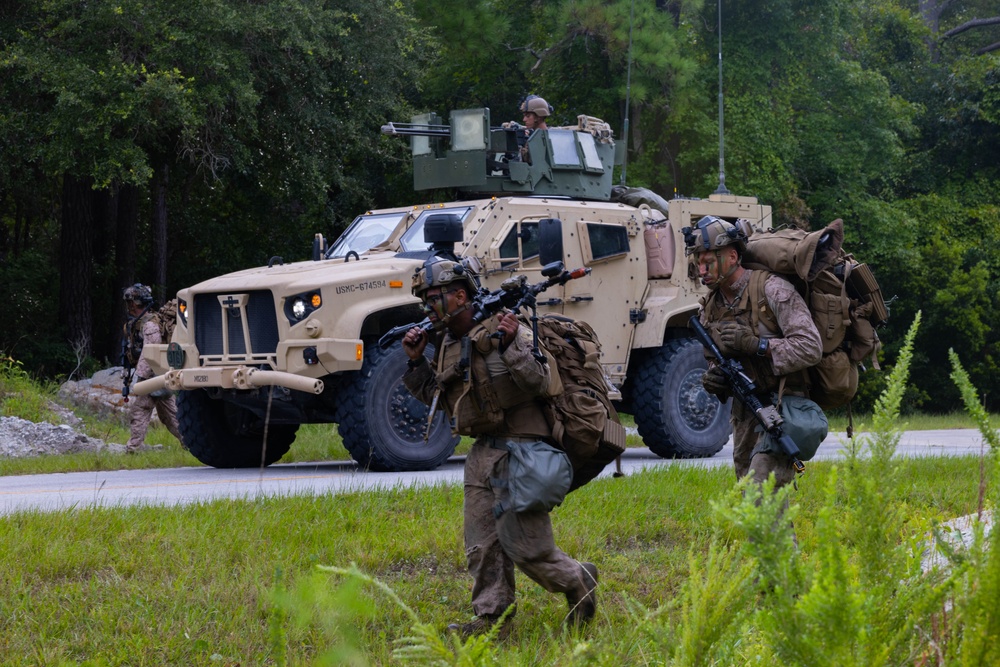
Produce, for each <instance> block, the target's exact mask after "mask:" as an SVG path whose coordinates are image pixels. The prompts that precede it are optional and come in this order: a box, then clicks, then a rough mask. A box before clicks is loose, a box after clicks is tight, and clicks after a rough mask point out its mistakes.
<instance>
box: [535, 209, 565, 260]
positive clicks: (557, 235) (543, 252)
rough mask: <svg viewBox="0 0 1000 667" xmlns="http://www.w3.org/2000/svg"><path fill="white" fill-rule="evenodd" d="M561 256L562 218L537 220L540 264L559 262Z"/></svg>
mask: <svg viewBox="0 0 1000 667" xmlns="http://www.w3.org/2000/svg"><path fill="white" fill-rule="evenodd" d="M562 258H563V240H562V220H560V219H559V218H542V219H541V220H539V221H538V261H539V262H540V263H541V264H542V266H546V265H548V264H552V263H553V262H561V261H562Z"/></svg>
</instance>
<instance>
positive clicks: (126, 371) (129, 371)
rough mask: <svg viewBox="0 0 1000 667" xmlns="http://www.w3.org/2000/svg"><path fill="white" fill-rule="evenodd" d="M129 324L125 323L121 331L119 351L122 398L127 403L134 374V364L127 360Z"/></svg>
mask: <svg viewBox="0 0 1000 667" xmlns="http://www.w3.org/2000/svg"><path fill="white" fill-rule="evenodd" d="M130 337H131V336H130V334H129V324H128V323H126V324H125V330H124V331H123V332H122V353H121V364H122V398H124V399H125V402H126V403H128V392H129V389H130V388H131V387H132V378H133V376H135V366H133V365H132V362H131V361H129V354H128V352H129V339H130Z"/></svg>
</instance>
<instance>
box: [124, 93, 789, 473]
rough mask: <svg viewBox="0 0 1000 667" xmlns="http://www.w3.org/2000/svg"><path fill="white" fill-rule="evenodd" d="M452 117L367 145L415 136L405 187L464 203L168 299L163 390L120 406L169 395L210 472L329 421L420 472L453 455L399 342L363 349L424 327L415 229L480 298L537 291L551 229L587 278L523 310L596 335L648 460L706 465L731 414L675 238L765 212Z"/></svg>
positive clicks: (318, 244) (591, 148)
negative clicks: (703, 222) (435, 235)
mask: <svg viewBox="0 0 1000 667" xmlns="http://www.w3.org/2000/svg"><path fill="white" fill-rule="evenodd" d="M449 121H450V122H449V123H447V124H442V123H441V122H440V121H439V120H438V119H437V118H436V117H434V116H424V117H419V118H416V119H414V122H413V123H408V124H390V125H387V126H385V127H384V128H383V131H384V132H386V133H388V134H402V135H409V136H411V137H412V138H411V141H412V152H413V165H414V186H415V189H416V190H426V189H431V188H441V187H449V188H453V189H456V190H457V191H459V192H460V193H462V195H463V198H462V199H461V200H459V201H454V202H451V203H446V204H433V205H430V204H427V205H424V204H416V205H413V206H407V207H401V208H392V209H383V210H376V211H369V212H366V213H364V214H363V215H359V216H358V217H357V218H356V219H355V220H354V222H353V223H352V224H351V225H350V226H349V227H348V228H347V230H346V231H345V232H344V233H343V234H342V235H341V236H340V238H338V239H337V240H336V242H334V243H333V244H332V245H330V246H329V247H325V243H324V241H323V239H322V237H321V236H320V235H317V236H316V238H315V239H314V244H313V256H312V259H311V260H310V261H300V262H294V263H288V264H285V263H282V262H281V261H277V260H275V261H272V263H271V264H269V265H268V266H265V267H259V268H254V269H248V270H245V271H239V272H237V273H232V274H229V275H225V276H221V277H218V278H213V279H211V280H207V281H205V282H203V283H200V284H198V285H195V286H193V287H189V288H187V289H184V290H181V291H180V292H179V293H178V295H177V296H178V299H179V317H178V322H177V327H176V329H175V331H174V334H173V338H172V341H171V343H170V344H169V346H168V345H149V346H146V349H145V351H144V355H145V356H146V358H147V359H148V360H149V362H150V363H151V365H152V366H153V368H154V369H155V371H156V372H157V373H158V374H160V375H159V376H158V377H156V378H154V379H152V380H148V381H146V382H144V383H141V384H140V385H139V386H138V387H137V388H136V392H137V393H148V392H149V391H152V390H155V389H157V388H159V387H162V386H166V387H168V388H170V389H172V390H174V391H177V392H179V393H178V413H179V420H180V428H181V432H182V434H183V437H184V441H185V443H186V445H187V446H188V448H189V449H190V451H191V453H192V454H194V455H195V456H196V457H197V458H198V459H199V460H201V461H202V462H204V463H206V464H208V465H212V466H217V467H243V466H259V465H261V464H262V463H263V464H270V463H273V462H275V461H277V460H278V459H280V458H281V457H282V456H283V455H284V454H285V452H287V451H288V449H289V448H290V447H291V445H292V443H293V442H294V440H295V434H296V431H297V430H298V428H299V425H300V424H305V423H331V424H332V423H336V424H338V427H339V432H340V435H341V437H342V438H343V442H344V446H345V447H346V448H347V449H348V451H350V453H351V455H352V456H353V457H354V459H355V460H356V461H357V462H358V463H359V464H360V465H362V466H365V467H368V468H370V469H372V470H424V469H431V468H434V467H436V466H438V465H440V464H441V463H442V462H443V461H444V460H445V459H447V458H448V456H449V455H451V453H452V451H453V450H454V447H455V445H456V444H457V439H456V438H454V437H452V436H451V434H450V429H449V426H448V423H447V422H446V421H445V420H444V418H443V415H442V414H441V413H438V414H437V415H435V416H434V418H433V419H432V420H430V421H429V420H428V408H427V406H425V405H423V404H422V403H420V402H418V401H417V400H415V399H414V398H413V397H412V396H410V394H409V393H408V392H407V391H406V389H405V388H404V387H403V386H402V384H401V382H400V377H401V376H402V374H403V372H404V370H405V362H406V356H405V355H404V353H403V352H402V349H401V348H400V346H399V344H398V343H393V344H391V345H388V346H386V347H385V348H382V347H380V346H379V345H378V344H377V342H378V341H379V339H380V338H382V337H383V336H384V335H385V334H386V333H387V332H389V331H390V330H392V329H393V328H394V327H400V326H402V325H404V324H406V323H410V322H417V321H419V320H421V319H422V318H423V313H422V311H421V308H420V304H419V301H418V300H417V299H416V298H415V297H414V296H412V294H411V293H410V285H411V278H412V276H413V274H414V271H415V270H416V269H417V268H419V267H420V266H421V265H422V264H423V262H424V261H425V260H426V259H427V258H428V256H429V255H430V253H431V252H432V250H431V249H430V244H429V243H428V241H426V240H425V238H424V229H425V225H427V223H428V221H431V222H432V225H431V226H434V224H436V223H437V222H439V221H440V220H442V219H447V220H452V221H454V220H458V221H461V224H462V227H463V229H464V232H463V234H462V240H461V242H458V243H456V244H455V247H454V252H455V253H457V254H458V255H460V256H464V257H472V256H474V257H475V258H476V259H477V260H478V263H479V265H480V267H481V270H480V275H481V277H482V281H483V285H484V287H486V288H490V289H497V288H498V287H499V286H500V284H501V283H502V282H503V281H504V280H505V279H507V278H509V277H511V276H512V275H515V274H525V275H526V276H527V278H528V280H529V281H530V282H532V283H534V282H538V281H541V280H542V278H541V268H542V264H541V262H540V259H539V227H540V221H542V220H545V221H546V223H545V226H546V228H552V226H553V224H554V225H556V229H557V230H559V233H561V236H562V244H561V245H562V249H561V252H562V255H563V256H562V261H563V262H564V264H565V265H566V267H567V268H569V269H574V268H578V267H587V268H590V269H591V272H590V273H589V275H587V276H585V277H583V278H580V279H577V280H572V281H569V282H567V283H566V284H565V285H563V286H558V287H554V288H552V289H549V290H548V291H546V292H544V293H542V294H539V295H538V312H540V313H544V312H555V313H561V314H564V315H568V316H571V317H574V318H578V319H582V320H586V321H587V322H589V323H590V324H591V325H593V327H594V328H595V329H596V331H597V333H598V334H599V336H600V339H601V342H602V345H603V358H602V359H601V362H602V364H603V366H604V370H605V372H606V375H607V377H608V379H609V380H610V382H611V383H612V384H613V385H614V386H615V387H617V388H619V389H620V393H621V400H620V408H621V410H622V411H623V412H626V413H629V414H632V415H634V417H635V421H636V425H637V426H638V430H639V434H640V436H641V437H642V439H643V442H644V444H645V445H646V446H648V447H649V448H650V449H651V450H652V451H654V452H655V453H657V454H658V455H660V456H664V457H700V456H711V455H712V454H715V453H716V452H717V451H719V449H721V448H722V446H723V445H724V444H725V442H726V440H727V437H728V433H729V425H728V418H727V414H728V411H727V410H725V409H724V406H722V405H720V403H719V402H718V400H717V399H715V398H714V397H713V396H710V395H709V394H707V393H706V392H705V391H704V390H703V389H702V387H701V382H700V378H701V374H702V372H703V369H704V368H705V360H704V357H703V353H702V348H701V345H700V344H699V343H697V342H696V341H695V340H694V339H692V338H691V337H690V334H689V331H688V329H687V321H688V318H689V317H690V316H691V315H692V314H694V313H695V312H696V311H697V308H698V297H699V296H700V295H701V294H702V293H703V292H704V287H702V286H701V284H700V282H699V281H698V280H697V279H696V277H693V276H692V274H691V273H690V272H689V270H688V264H687V262H686V260H685V258H684V254H683V247H684V244H683V238H682V235H681V229H682V228H683V227H687V226H691V225H693V223H694V222H696V221H697V220H698V219H699V218H701V217H702V216H704V215H709V214H711V215H715V216H719V217H721V218H725V219H727V220H730V221H736V220H737V219H742V220H746V221H748V222H749V224H751V225H752V226H754V227H757V228H763V227H767V226H769V225H770V213H771V211H770V208H769V207H767V206H763V205H761V204H759V203H757V201H756V200H755V199H753V198H751V197H737V196H733V195H711V196H710V197H709V198H708V199H673V200H670V201H664V200H663V199H661V198H659V197H657V196H656V195H655V194H653V193H651V192H648V191H643V190H635V189H626V188H613V187H612V170H613V168H614V165H615V164H617V163H619V162H620V159H621V156H622V151H621V148H622V147H621V146H616V145H615V143H614V141H613V138H612V133H611V130H610V128H609V127H608V125H607V124H606V123H603V122H601V121H599V120H597V119H594V118H591V117H587V116H581V117H580V118H579V119H578V124H577V125H576V126H571V127H561V128H551V129H548V130H540V131H536V132H535V133H534V134H532V135H531V136H530V138H527V140H526V142H525V140H524V136H525V135H524V132H523V128H517V127H491V126H490V116H489V110H488V109H471V110H462V111H454V112H452V114H451V117H450V119H449ZM525 143H526V146H527V155H526V156H524V158H525V159H522V155H523V153H522V152H521V151H520V150H519V147H520V146H519V144H525ZM430 353H431V352H430V350H429V351H428V354H430Z"/></svg>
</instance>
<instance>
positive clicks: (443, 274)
mask: <svg viewBox="0 0 1000 667" xmlns="http://www.w3.org/2000/svg"><path fill="white" fill-rule="evenodd" d="M475 264H476V263H475V262H472V261H469V258H467V259H465V260H463V261H453V260H451V259H446V258H442V257H437V256H435V257H431V258H430V259H428V260H427V261H426V262H424V264H423V266H421V267H420V268H419V269H417V270H416V272H415V273H414V274H413V283H412V285H411V290H412V291H413V294H414V296H419V297H421V298H423V294H424V292H426V291H427V290H429V289H430V288H432V287H444V286H445V285H451V284H453V283H461V287H465V288H466V289H468V290H469V296H473V295H475V294H476V293H477V292H478V291H479V276H478V272H477V268H478V267H477V266H475Z"/></svg>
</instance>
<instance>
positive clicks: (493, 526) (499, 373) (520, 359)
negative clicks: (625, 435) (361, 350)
mask: <svg viewBox="0 0 1000 667" xmlns="http://www.w3.org/2000/svg"><path fill="white" fill-rule="evenodd" d="M477 283H478V279H477V277H476V276H475V274H474V273H473V272H472V271H471V270H470V269H469V268H468V267H467V266H465V265H463V264H462V263H460V262H457V261H451V260H448V259H442V258H437V257H435V258H432V259H431V260H428V262H427V263H425V265H424V267H423V268H422V269H420V270H419V271H418V272H417V273H416V274H415V276H414V281H413V293H414V294H415V295H417V296H419V297H420V298H421V299H422V300H423V304H424V310H425V312H426V313H427V315H428V318H429V319H430V321H431V323H433V324H435V325H437V326H438V327H443V329H444V332H443V334H442V335H441V337H440V339H439V342H438V350H437V354H436V355H435V360H434V362H433V365H432V363H430V362H428V361H427V359H426V357H425V356H424V351H425V348H426V347H427V344H428V342H429V337H430V335H432V334H429V333H428V331H427V330H425V328H423V327H419V326H418V327H414V328H412V329H410V330H409V331H408V332H407V333H406V335H405V336H404V337H403V340H402V346H403V350H404V351H405V352H406V355H407V356H408V357H409V362H408V366H409V369H408V370H407V371H406V373H405V374H404V376H403V382H404V384H405V385H406V387H407V389H409V390H410V392H411V393H413V394H414V396H416V397H417V398H418V399H420V400H422V401H423V402H425V403H427V404H428V405H431V406H432V410H434V409H435V407H438V406H439V407H440V408H442V409H443V410H444V411H445V413H446V414H447V416H448V417H449V418H450V419H451V423H452V429H453V430H454V431H455V432H456V433H459V434H462V435H470V436H475V438H476V440H475V442H474V443H473V445H472V449H471V450H470V452H469V454H468V456H467V457H466V461H465V478H464V532H465V552H466V558H467V561H468V567H469V572H470V573H471V574H472V578H473V587H472V610H473V613H474V614H475V619H474V620H472V621H471V622H468V623H456V624H453V625H451V626H449V628H450V629H452V630H453V631H457V632H459V633H461V634H462V635H471V634H476V633H481V632H486V631H488V630H489V629H490V628H491V627H492V626H493V625H494V624H495V623H496V622H497V621H498V620H499V619H500V617H501V615H502V614H503V613H504V612H505V611H507V610H508V608H511V607H513V606H514V604H515V591H514V567H515V565H516V566H517V567H518V568H519V569H520V570H521V571H522V572H524V573H525V574H526V575H528V577H530V578H531V579H532V580H533V581H535V582H537V583H538V584H539V585H540V586H542V587H543V588H545V589H546V590H548V591H550V592H553V593H563V594H564V595H565V596H566V600H567V602H568V603H569V614H568V616H567V622H568V623H569V624H571V625H578V624H582V623H585V622H586V621H589V620H590V619H591V618H593V616H594V614H595V612H596V606H597V598H596V594H595V592H594V589H595V588H596V586H597V568H596V567H595V566H594V565H593V564H592V563H580V562H578V561H576V560H574V559H573V558H571V557H570V556H568V555H567V554H566V553H564V552H563V551H562V550H560V549H559V548H558V547H557V546H556V544H555V539H554V537H553V533H552V521H551V518H550V516H549V510H548V509H531V510H527V511H516V509H515V508H511V507H510V504H511V500H512V493H511V487H512V483H513V482H516V481H517V480H515V479H512V477H513V475H512V474H511V472H510V471H511V470H512V469H514V467H515V465H514V463H515V461H514V459H515V458H516V457H514V456H513V455H512V454H511V453H510V452H511V450H512V448H520V447H525V448H530V447H532V446H533V445H535V444H537V443H546V442H549V441H551V439H552V438H551V436H552V434H551V429H550V427H549V424H548V422H547V421H546V418H545V415H544V413H543V401H544V400H545V398H546V396H548V395H550V393H549V392H551V391H552V386H553V382H558V373H557V371H556V370H555V366H554V361H553V360H552V359H548V360H547V363H543V362H541V361H539V360H538V359H536V358H535V357H534V356H533V354H532V333H531V331H530V330H529V329H528V328H527V327H526V326H524V325H522V324H521V323H520V322H519V320H518V318H517V316H516V315H515V314H513V313H511V312H509V311H502V312H501V313H499V314H498V315H496V316H494V317H491V318H488V319H486V320H484V321H483V322H482V323H479V324H477V323H476V322H475V320H474V313H473V297H474V295H475V294H476V292H477V291H478V289H479V287H478V284H477ZM546 355H547V356H548V353H546ZM553 375H555V376H556V378H553ZM549 444H551V442H549ZM563 493H565V490H564V491H563ZM513 611H514V610H513V609H511V610H510V613H509V614H508V616H507V620H508V621H509V620H510V618H511V617H512V616H513ZM508 627H509V626H505V627H504V628H502V629H501V632H506V630H507V628H508Z"/></svg>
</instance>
